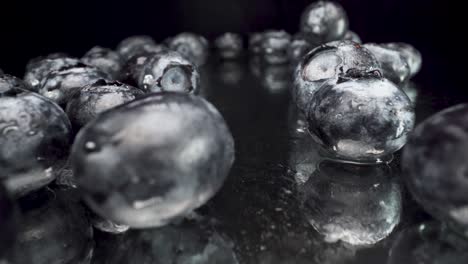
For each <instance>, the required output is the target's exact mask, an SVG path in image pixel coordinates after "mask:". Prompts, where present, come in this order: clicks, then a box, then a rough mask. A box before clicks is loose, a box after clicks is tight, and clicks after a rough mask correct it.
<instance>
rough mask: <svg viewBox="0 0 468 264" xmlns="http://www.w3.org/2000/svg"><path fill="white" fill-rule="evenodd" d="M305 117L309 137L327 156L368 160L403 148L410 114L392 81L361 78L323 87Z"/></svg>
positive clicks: (410, 124) (407, 103) (380, 158)
mask: <svg viewBox="0 0 468 264" xmlns="http://www.w3.org/2000/svg"><path fill="white" fill-rule="evenodd" d="M307 119H308V123H309V130H310V132H311V133H312V135H313V138H314V140H316V141H317V143H319V144H320V145H321V146H322V148H323V149H324V150H325V151H326V152H327V153H328V154H330V155H332V156H335V157H337V158H339V159H343V160H350V161H357V162H366V163H367V162H370V163H372V162H382V161H385V160H386V159H390V158H391V156H392V155H391V154H393V153H394V152H396V151H397V150H399V149H400V148H401V147H403V145H404V144H405V143H406V139H407V136H408V133H409V132H410V131H411V130H412V128H413V126H414V119H415V114H414V109H413V104H412V103H411V101H410V100H409V98H408V97H407V96H406V94H405V93H404V92H403V91H401V90H400V89H399V88H398V87H396V86H395V85H394V84H393V83H392V82H390V81H388V80H386V79H383V78H376V77H361V78H359V79H340V80H339V82H338V83H336V82H335V81H330V82H328V83H326V84H325V85H323V86H322V87H321V88H320V89H319V90H318V91H317V92H316V94H315V95H314V96H313V98H312V99H311V102H310V105H309V108H308V111H307Z"/></svg>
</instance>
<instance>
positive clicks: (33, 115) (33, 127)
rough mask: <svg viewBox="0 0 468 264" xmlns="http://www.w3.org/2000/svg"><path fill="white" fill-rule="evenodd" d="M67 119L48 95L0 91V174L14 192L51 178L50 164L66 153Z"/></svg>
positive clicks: (33, 187)
mask: <svg viewBox="0 0 468 264" xmlns="http://www.w3.org/2000/svg"><path fill="white" fill-rule="evenodd" d="M69 144H70V121H69V120H68V118H67V116H66V114H65V113H64V112H63V110H62V109H61V108H60V107H59V106H58V105H57V104H55V103H54V102H52V101H50V100H49V99H47V98H45V97H43V96H41V95H39V94H36V93H33V92H29V91H26V90H23V89H21V88H17V87H12V88H11V89H9V90H4V89H3V88H2V92H1V93H0V172H1V173H0V174H1V177H4V178H6V185H7V187H8V188H9V189H10V190H11V191H13V192H15V193H20V194H21V193H26V192H28V191H30V190H34V189H37V188H40V187H42V186H44V185H46V184H48V183H50V182H51V181H52V180H53V179H54V176H53V173H52V172H51V170H52V167H53V166H56V165H57V164H58V162H59V161H60V160H62V159H63V158H64V157H65V156H66V154H67V153H68V147H69Z"/></svg>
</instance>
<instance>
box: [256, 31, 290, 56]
mask: <svg viewBox="0 0 468 264" xmlns="http://www.w3.org/2000/svg"><path fill="white" fill-rule="evenodd" d="M290 44H291V35H289V34H288V33H287V32H286V31H275V30H270V31H266V32H264V33H263V34H262V40H261V41H260V55H261V57H262V59H263V60H264V61H265V62H266V63H268V64H283V63H287V62H288V61H289V57H288V50H289V46H290Z"/></svg>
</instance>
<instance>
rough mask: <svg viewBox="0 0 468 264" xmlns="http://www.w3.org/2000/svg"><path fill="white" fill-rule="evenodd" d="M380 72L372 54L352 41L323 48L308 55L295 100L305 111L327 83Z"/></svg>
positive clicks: (299, 68) (297, 76)
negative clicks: (341, 78)
mask: <svg viewBox="0 0 468 264" xmlns="http://www.w3.org/2000/svg"><path fill="white" fill-rule="evenodd" d="M376 71H380V64H379V62H378V61H377V59H376V58H375V57H374V55H372V53H371V52H370V51H369V50H367V49H366V48H364V47H362V46H361V45H359V44H357V43H355V42H352V41H336V42H330V43H327V44H325V45H321V46H319V47H317V48H315V49H314V50H312V51H311V52H309V53H308V54H307V55H305V56H304V57H303V59H302V61H301V62H300V64H299V65H298V66H297V68H296V72H295V74H294V89H293V94H292V95H293V100H294V101H295V102H296V104H297V106H298V107H299V109H301V110H302V111H306V109H307V105H308V104H309V102H310V100H311V98H312V97H313V95H314V94H315V92H316V91H317V90H318V89H319V88H320V87H321V86H322V85H323V84H324V83H325V82H327V81H330V80H335V81H337V80H338V78H339V77H345V76H350V75H353V76H356V75H365V74H367V73H370V72H376Z"/></svg>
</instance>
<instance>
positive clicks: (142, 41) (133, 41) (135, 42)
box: [117, 35, 156, 60]
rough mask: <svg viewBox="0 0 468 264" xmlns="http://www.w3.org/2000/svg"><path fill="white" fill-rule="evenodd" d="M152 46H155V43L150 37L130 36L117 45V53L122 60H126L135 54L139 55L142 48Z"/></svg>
mask: <svg viewBox="0 0 468 264" xmlns="http://www.w3.org/2000/svg"><path fill="white" fill-rule="evenodd" d="M153 45H156V43H155V42H154V40H153V38H151V37H150V36H144V35H142V36H131V37H128V38H126V39H124V40H122V41H121V42H120V43H119V45H118V46H117V52H118V53H119V54H120V56H122V58H123V59H124V60H128V59H130V58H131V57H133V56H134V55H136V54H135V53H139V52H140V51H141V49H142V47H145V46H146V47H150V46H153Z"/></svg>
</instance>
